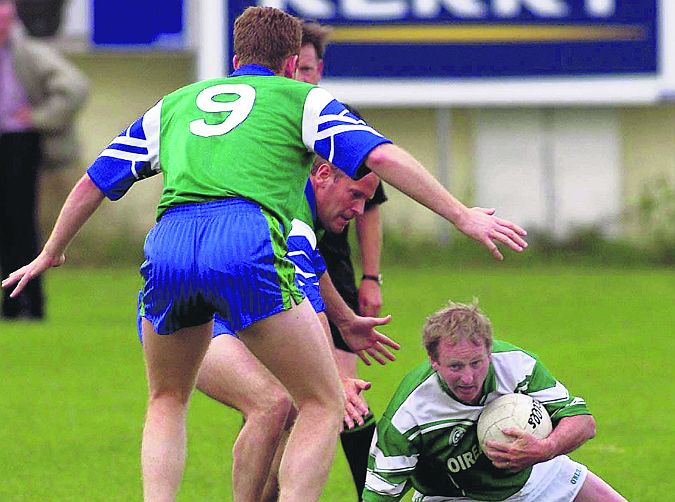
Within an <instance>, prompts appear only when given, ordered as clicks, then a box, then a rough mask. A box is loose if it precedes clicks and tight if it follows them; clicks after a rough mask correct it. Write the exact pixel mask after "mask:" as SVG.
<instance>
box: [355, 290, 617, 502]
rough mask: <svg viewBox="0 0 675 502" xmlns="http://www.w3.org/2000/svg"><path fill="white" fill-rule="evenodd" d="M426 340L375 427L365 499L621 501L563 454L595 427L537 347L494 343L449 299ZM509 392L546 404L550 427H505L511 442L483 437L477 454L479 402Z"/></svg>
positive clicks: (472, 314) (468, 308)
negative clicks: (540, 434) (409, 495)
mask: <svg viewBox="0 0 675 502" xmlns="http://www.w3.org/2000/svg"><path fill="white" fill-rule="evenodd" d="M423 342H424V347H425V348H426V350H427V353H428V354H429V360H428V361H427V362H425V363H423V364H421V365H420V366H418V367H417V368H415V369H414V370H413V371H412V372H410V373H409V374H408V375H407V376H406V377H405V378H404V379H403V381H402V383H401V385H400V386H399V388H398V389H397V390H396V392H395V394H394V396H393V397H392V399H391V401H390V403H389V406H388V407H387V410H386V411H385V412H384V414H383V416H382V419H381V420H380V421H379V423H378V425H377V431H376V442H375V443H374V444H373V446H372V448H371V458H370V462H369V468H368V475H367V478H366V490H365V492H364V496H363V498H364V500H366V501H368V502H384V501H392V500H400V499H401V498H402V497H403V495H404V494H405V493H406V492H407V491H408V490H410V489H411V488H414V489H415V494H414V495H413V500H414V501H415V502H424V501H428V502H432V501H433V502H443V501H451V500H452V501H470V500H499V501H501V500H508V501H519V502H541V501H546V502H566V501H572V500H576V501H578V502H591V501H593V502H618V501H623V500H625V499H624V498H623V497H621V495H619V494H618V493H617V492H616V491H615V490H614V489H613V488H611V487H610V486H609V485H608V484H607V483H605V482H604V481H603V480H602V479H600V478H599V477H598V476H596V475H595V474H593V473H592V472H590V471H589V470H588V469H587V468H586V467H585V466H583V465H581V464H579V463H577V462H574V461H573V460H571V459H570V458H569V457H567V456H566V455H565V454H566V453H569V452H571V451H573V450H575V449H577V448H579V446H581V445H582V444H583V443H585V442H586V441H588V440H589V439H591V438H592V437H593V436H594V435H595V421H594V419H593V417H592V415H591V414H590V412H589V411H588V409H587V408H586V403H585V402H584V400H583V399H581V398H579V397H575V396H573V395H571V394H570V393H569V392H568V391H567V389H566V388H565V387H564V386H563V385H562V384H561V383H560V382H559V381H557V380H556V379H555V378H554V377H553V376H552V375H551V374H550V373H549V372H548V370H547V369H546V368H545V367H544V365H543V364H542V363H541V362H540V361H539V360H538V358H537V357H536V356H535V355H533V354H531V353H529V352H526V351H524V350H522V349H520V348H518V347H516V346H514V345H511V344H509V343H506V342H502V341H499V340H494V341H493V339H492V326H491V324H490V320H489V319H488V318H487V317H486V316H485V315H483V314H482V313H481V312H480V310H479V309H478V307H477V306H476V305H475V304H474V305H463V304H456V303H450V304H449V305H448V307H446V308H444V309H441V310H439V311H438V312H436V313H435V314H433V315H432V316H431V317H430V318H429V319H428V320H427V322H426V324H425V326H424V330H423ZM514 392H520V393H524V394H529V395H530V396H532V397H533V398H535V399H537V400H538V401H540V402H541V403H543V405H544V407H545V408H546V410H547V411H548V413H549V414H550V415H551V420H552V422H553V424H554V429H553V432H552V433H551V434H550V435H549V436H548V438H546V439H542V440H539V439H536V438H534V437H533V436H531V435H529V434H526V433H524V432H521V431H520V430H518V429H505V430H503V432H504V433H505V434H507V435H508V436H512V437H513V438H514V439H515V441H514V442H512V443H500V442H494V441H487V442H486V444H487V449H486V452H485V453H483V452H482V451H481V449H480V447H479V444H478V438H477V435H476V422H477V420H478V416H479V415H480V413H481V410H482V409H483V407H484V406H485V405H486V404H487V403H489V402H491V401H493V400H494V399H496V398H497V397H499V396H501V395H505V394H510V393H514Z"/></svg>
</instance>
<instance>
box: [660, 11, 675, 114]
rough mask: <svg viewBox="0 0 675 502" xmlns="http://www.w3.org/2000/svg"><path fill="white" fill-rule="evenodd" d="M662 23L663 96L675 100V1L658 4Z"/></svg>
mask: <svg viewBox="0 0 675 502" xmlns="http://www.w3.org/2000/svg"><path fill="white" fill-rule="evenodd" d="M658 8H659V11H658V12H659V14H660V16H659V17H660V18H661V24H660V25H659V26H658V30H659V40H658V47H659V56H660V58H659V66H660V68H661V98H662V99H665V100H669V101H673V100H675V30H673V26H675V3H673V2H672V0H661V1H660V2H659V5H658Z"/></svg>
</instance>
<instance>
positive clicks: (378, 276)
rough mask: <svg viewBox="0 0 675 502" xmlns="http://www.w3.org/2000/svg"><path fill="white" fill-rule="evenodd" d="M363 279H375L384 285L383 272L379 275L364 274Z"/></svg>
mask: <svg viewBox="0 0 675 502" xmlns="http://www.w3.org/2000/svg"><path fill="white" fill-rule="evenodd" d="M361 280H362V281H375V282H376V283H378V284H379V285H380V286H382V274H377V275H368V274H363V275H362V276H361Z"/></svg>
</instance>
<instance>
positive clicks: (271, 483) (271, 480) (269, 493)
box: [260, 408, 296, 502]
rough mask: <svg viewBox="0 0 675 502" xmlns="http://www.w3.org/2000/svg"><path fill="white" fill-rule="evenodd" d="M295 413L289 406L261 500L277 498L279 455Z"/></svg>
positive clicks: (284, 446)
mask: <svg viewBox="0 0 675 502" xmlns="http://www.w3.org/2000/svg"><path fill="white" fill-rule="evenodd" d="M295 415H296V412H295V408H291V413H290V414H289V415H288V421H287V422H286V430H284V433H283V435H282V436H281V441H280V442H279V446H278V447H277V451H276V452H275V453H274V459H273V460H272V467H271V468H270V475H269V476H268V477H267V482H266V483H265V488H264V490H263V494H262V497H261V498H260V501H261V502H276V501H277V500H278V499H279V466H280V465H281V457H282V456H283V454H284V450H285V449H286V443H287V442H288V436H289V435H290V433H291V428H292V427H293V423H294V422H295Z"/></svg>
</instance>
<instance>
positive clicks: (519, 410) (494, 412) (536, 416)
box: [477, 394, 553, 449]
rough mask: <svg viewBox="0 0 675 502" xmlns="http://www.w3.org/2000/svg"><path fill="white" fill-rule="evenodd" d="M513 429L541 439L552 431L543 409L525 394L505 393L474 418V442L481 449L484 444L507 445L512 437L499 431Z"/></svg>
mask: <svg viewBox="0 0 675 502" xmlns="http://www.w3.org/2000/svg"><path fill="white" fill-rule="evenodd" d="M508 428H516V429H520V430H522V431H525V432H527V433H528V434H532V435H533V436H534V437H536V438H537V439H544V438H546V437H548V435H549V434H550V433H551V431H552V430H553V426H552V425H551V417H549V415H548V412H547V411H546V408H544V405H543V404H541V403H540V402H539V401H537V400H536V399H533V398H532V397H530V396H528V395H527V394H506V395H504V396H500V397H498V398H497V399H495V400H494V401H491V402H490V403H488V404H487V405H486V406H485V408H483V411H482V413H481V414H480V416H479V417H478V424H477V433H478V442H479V443H480V446H481V448H482V449H485V446H484V445H485V441H501V442H504V443H510V442H511V441H513V440H514V438H512V437H510V436H507V435H505V434H504V433H502V429H508Z"/></svg>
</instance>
